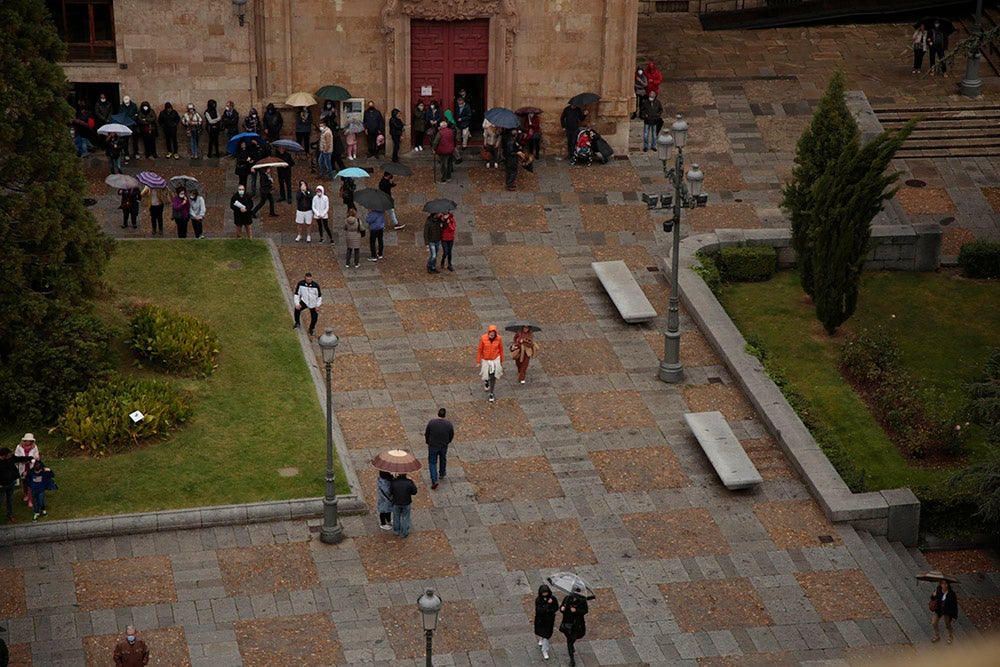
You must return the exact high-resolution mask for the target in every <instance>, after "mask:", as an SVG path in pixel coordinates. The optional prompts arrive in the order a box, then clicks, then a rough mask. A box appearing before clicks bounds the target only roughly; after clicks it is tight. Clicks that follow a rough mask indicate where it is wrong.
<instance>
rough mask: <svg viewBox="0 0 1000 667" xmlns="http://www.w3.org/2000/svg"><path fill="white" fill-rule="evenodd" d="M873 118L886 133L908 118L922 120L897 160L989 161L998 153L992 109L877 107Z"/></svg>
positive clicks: (999, 136) (997, 117)
mask: <svg viewBox="0 0 1000 667" xmlns="http://www.w3.org/2000/svg"><path fill="white" fill-rule="evenodd" d="M873 111H874V112H875V116H876V117H877V118H878V121H879V123H881V124H882V127H883V128H885V129H895V128H899V127H901V126H902V125H903V124H904V123H906V122H907V121H909V120H910V119H911V118H915V117H917V116H922V117H923V120H922V121H921V122H920V124H919V125H917V127H916V128H915V129H914V130H913V133H912V134H910V136H909V137H908V138H907V139H906V141H905V142H904V143H903V145H902V146H901V147H900V148H899V151H897V153H896V157H897V158H936V157H990V156H993V155H995V154H996V153H997V152H998V151H1000V129H998V127H997V122H998V121H1000V113H997V110H996V109H995V108H993V107H985V106H977V105H963V106H950V107H923V106H907V107H878V108H874V109H873Z"/></svg>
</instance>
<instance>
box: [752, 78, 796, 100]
mask: <svg viewBox="0 0 1000 667" xmlns="http://www.w3.org/2000/svg"><path fill="white" fill-rule="evenodd" d="M742 86H743V91H744V92H745V93H746V100H747V102H750V103H751V104H780V103H782V102H801V101H802V85H801V84H800V83H799V81H798V80H794V79H793V80H784V81H781V80H778V81H772V80H767V81H744V82H743V84H742Z"/></svg>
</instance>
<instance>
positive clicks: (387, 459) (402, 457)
mask: <svg viewBox="0 0 1000 667" xmlns="http://www.w3.org/2000/svg"><path fill="white" fill-rule="evenodd" d="M372 465H373V466H374V467H375V468H376V469H378V470H384V471H385V472H391V473H394V474H399V473H401V472H416V471H417V470H420V468H422V467H423V466H422V465H421V464H420V461H418V460H417V457H416V456H414V455H413V454H411V453H410V452H408V451H406V450H404V449H390V450H389V451H386V452H382V453H381V454H379V455H378V456H376V457H375V458H373V459H372Z"/></svg>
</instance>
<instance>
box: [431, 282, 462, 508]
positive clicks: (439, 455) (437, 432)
mask: <svg viewBox="0 0 1000 667" xmlns="http://www.w3.org/2000/svg"><path fill="white" fill-rule="evenodd" d="M429 270H430V269H428V271H429ZM446 414H448V413H447V411H446V410H445V409H444V408H441V409H440V410H438V416H437V417H435V418H434V419H431V420H430V421H429V422H427V428H425V429H424V442H426V443H427V464H428V465H429V466H430V468H431V488H432V489H436V488H438V477H440V478H441V479H444V478H445V477H446V476H447V475H448V445H450V444H451V441H452V440H454V439H455V426H454V425H453V424H452V423H451V422H450V421H449V420H447V419H445V415H446Z"/></svg>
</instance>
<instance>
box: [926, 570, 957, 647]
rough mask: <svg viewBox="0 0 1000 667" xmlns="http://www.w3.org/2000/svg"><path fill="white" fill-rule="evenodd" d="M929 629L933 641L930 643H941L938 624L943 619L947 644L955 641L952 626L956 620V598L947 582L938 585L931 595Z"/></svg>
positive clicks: (943, 581)
mask: <svg viewBox="0 0 1000 667" xmlns="http://www.w3.org/2000/svg"><path fill="white" fill-rule="evenodd" d="M930 606H931V607H932V608H931V628H933V629H934V639H932V640H931V641H932V642H939V641H941V635H940V634H938V622H939V621H940V620H941V617H942V616H943V617H944V627H945V628H946V629H947V630H948V643H949V644H950V643H951V642H952V641H954V639H955V635H954V632H953V630H952V624H953V623H954V622H955V621H956V620H958V596H957V595H955V591H953V590H952V589H951V584H950V583H948V581H947V580H942V581H941V583H939V584H938V586H937V588H936V589H935V590H934V593H933V594H931V602H930Z"/></svg>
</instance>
